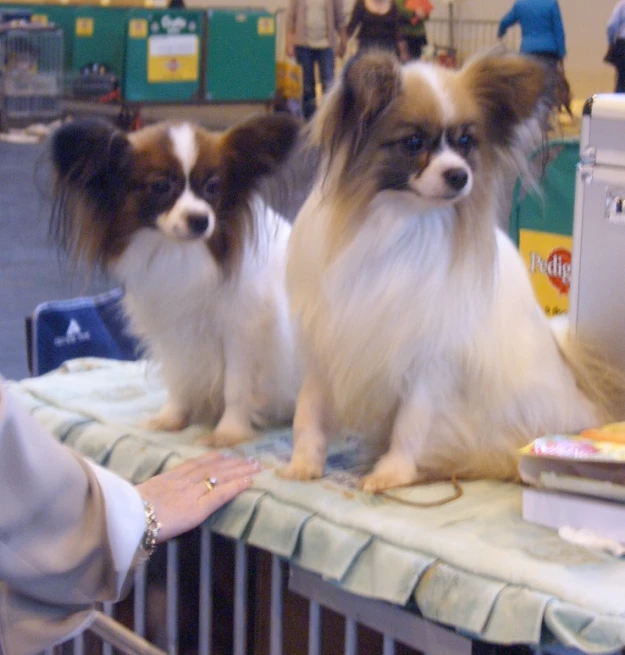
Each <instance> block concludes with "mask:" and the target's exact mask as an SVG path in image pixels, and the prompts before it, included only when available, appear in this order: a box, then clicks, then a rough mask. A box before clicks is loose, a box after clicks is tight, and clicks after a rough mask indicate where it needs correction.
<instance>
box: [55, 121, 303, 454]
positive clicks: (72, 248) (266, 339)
mask: <svg viewBox="0 0 625 655" xmlns="http://www.w3.org/2000/svg"><path fill="white" fill-rule="evenodd" d="M298 134H299V124H298V123H297V122H296V121H294V120H293V119H290V118H288V117H279V116H264V117H259V118H253V119H250V120H249V121H247V122H245V123H243V124H241V125H238V126H236V127H234V128H233V129H231V130H230V131H228V132H226V133H225V134H222V133H212V132H208V131H207V130H205V129H203V128H201V127H199V126H197V125H192V124H189V123H159V124H157V125H152V126H149V127H146V128H144V129H142V130H140V131H138V132H134V133H131V134H125V133H123V132H121V131H120V130H117V129H115V128H114V127H113V126H112V125H110V124H108V123H105V122H103V121H95V120H81V121H76V122H74V123H69V124H67V125H65V126H63V127H62V128H60V129H59V130H58V131H57V132H56V133H55V134H54V136H53V138H52V143H51V153H52V160H53V166H54V169H55V171H56V180H57V182H56V206H55V212H54V216H53V221H52V231H53V232H54V233H55V234H56V236H57V239H58V241H59V242H60V243H61V244H62V245H63V246H64V247H65V248H66V249H67V250H68V251H69V252H70V253H71V254H72V255H73V256H74V257H75V258H76V259H85V260H86V261H87V262H88V263H89V264H91V265H101V266H102V268H103V269H104V270H105V271H107V272H108V273H110V274H111V275H112V276H113V277H114V278H115V279H116V280H117V281H118V282H119V283H121V284H122V285H123V287H124V288H125V291H126V294H125V298H124V308H125V311H126V313H127V315H128V318H129V320H130V324H131V327H132V330H133V331H134V332H135V333H136V334H137V335H138V336H139V337H140V338H141V339H142V340H143V342H144V344H145V346H146V348H147V352H148V354H149V356H150V357H151V358H153V359H154V360H155V361H156V362H158V363H159V364H160V368H161V374H162V377H163V379H164V382H165V384H166V386H167V389H168V392H169V400H168V402H167V404H166V405H165V406H164V407H163V409H162V411H161V412H160V413H159V414H158V415H157V416H156V417H155V418H153V419H152V420H151V421H149V422H148V424H147V427H150V428H151V429H157V430H179V429H182V428H183V427H185V426H186V425H188V424H189V423H190V422H203V423H204V422H205V423H210V424H213V425H215V424H216V427H215V429H214V431H213V432H212V434H211V435H210V437H209V438H208V443H209V444H211V445H214V446H228V445H232V444H234V443H236V442H238V441H241V440H244V439H248V438H250V437H251V436H252V435H253V434H254V430H255V429H256V428H265V427H268V426H272V425H277V424H284V423H287V424H288V422H290V420H291V419H292V414H293V410H294V405H295V399H296V396H297V391H298V388H299V383H300V371H299V362H298V357H297V354H296V351H295V342H294V337H293V331H292V325H291V320H290V317H289V311H288V304H287V297H286V290H285V279H284V276H285V261H286V248H287V244H288V239H289V234H290V230H291V228H290V225H289V224H288V223H287V222H286V221H285V220H284V219H283V218H282V216H281V215H280V214H278V213H276V212H275V211H273V210H272V209H271V208H270V207H269V206H267V204H266V203H265V202H264V201H263V199H262V194H261V193H260V191H262V190H263V187H264V186H271V181H270V180H271V178H272V175H274V174H275V173H276V171H277V170H278V169H279V168H280V166H281V165H282V164H285V165H287V168H288V167H289V164H288V162H289V157H290V156H292V155H293V156H294V153H295V151H296V150H297V143H298ZM278 187H279V185H278ZM278 187H277V188H278ZM279 188H282V187H279ZM301 195H302V194H300V197H301ZM280 200H284V201H285V203H287V204H288V201H289V198H286V196H285V197H283V198H280Z"/></svg>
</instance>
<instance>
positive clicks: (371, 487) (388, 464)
mask: <svg viewBox="0 0 625 655" xmlns="http://www.w3.org/2000/svg"><path fill="white" fill-rule="evenodd" d="M421 481H422V476H420V475H419V473H418V471H417V468H416V467H415V465H414V464H413V463H412V462H411V461H410V459H409V458H402V457H399V456H397V455H390V454H388V453H387V454H386V455H384V457H382V458H381V459H380V460H379V461H378V463H377V464H376V465H375V466H374V468H373V471H371V473H369V475H366V476H365V477H364V478H363V479H362V480H361V482H360V486H361V487H362V489H363V491H367V492H369V493H378V492H380V491H385V490H386V489H393V488H394V487H405V486H407V485H409V484H415V483H417V482H421Z"/></svg>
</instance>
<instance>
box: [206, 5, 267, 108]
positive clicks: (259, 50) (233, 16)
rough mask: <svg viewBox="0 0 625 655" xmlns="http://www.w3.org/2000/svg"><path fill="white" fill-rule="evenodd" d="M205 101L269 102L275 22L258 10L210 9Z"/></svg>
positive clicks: (265, 13)
mask: <svg viewBox="0 0 625 655" xmlns="http://www.w3.org/2000/svg"><path fill="white" fill-rule="evenodd" d="M205 70H206V78H205V88H206V100H208V101H210V102H239V101H240V102H253V101H268V100H271V99H272V98H273V96H274V93H275V90H276V21H275V17H274V15H273V14H271V13H268V12H266V11H263V10H258V9H209V10H208V11H207V37H206V65H205Z"/></svg>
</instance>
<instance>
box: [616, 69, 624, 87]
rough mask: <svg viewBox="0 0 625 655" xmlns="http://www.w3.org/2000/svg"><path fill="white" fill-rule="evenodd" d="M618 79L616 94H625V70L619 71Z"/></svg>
mask: <svg viewBox="0 0 625 655" xmlns="http://www.w3.org/2000/svg"><path fill="white" fill-rule="evenodd" d="M617 72H618V77H617V79H616V89H615V90H614V93H625V68H619V69H618V71H617Z"/></svg>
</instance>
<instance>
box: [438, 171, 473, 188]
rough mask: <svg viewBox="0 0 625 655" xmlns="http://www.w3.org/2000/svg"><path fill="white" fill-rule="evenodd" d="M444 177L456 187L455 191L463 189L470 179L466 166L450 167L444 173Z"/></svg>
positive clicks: (452, 186)
mask: <svg viewBox="0 0 625 655" xmlns="http://www.w3.org/2000/svg"><path fill="white" fill-rule="evenodd" d="M443 177H444V178H445V182H447V184H449V186H450V187H451V188H452V189H454V191H460V189H463V188H464V187H465V186H466V184H467V182H468V181H469V174H468V173H467V171H466V170H465V169H464V168H459V167H458V168H448V169H447V170H446V171H445V172H444V173H443Z"/></svg>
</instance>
